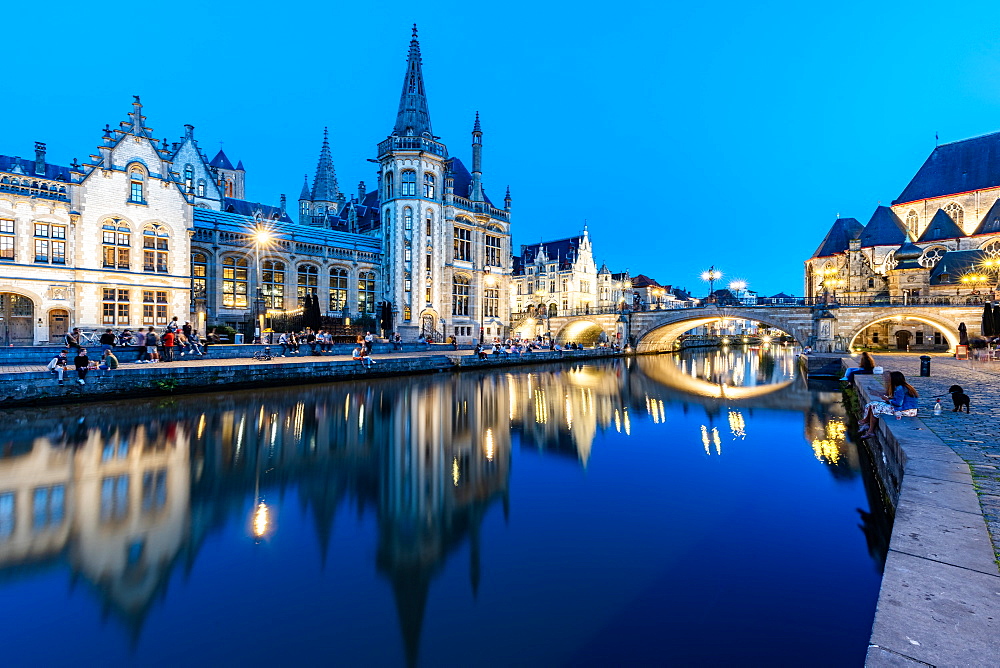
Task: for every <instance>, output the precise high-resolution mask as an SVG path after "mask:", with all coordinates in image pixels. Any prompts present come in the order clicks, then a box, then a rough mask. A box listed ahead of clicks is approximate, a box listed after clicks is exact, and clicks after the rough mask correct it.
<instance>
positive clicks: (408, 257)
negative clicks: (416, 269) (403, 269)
mask: <svg viewBox="0 0 1000 668" xmlns="http://www.w3.org/2000/svg"><path fill="white" fill-rule="evenodd" d="M412 261H413V251H412V250H411V249H410V247H409V246H407V247H406V248H404V249H403V262H412Z"/></svg>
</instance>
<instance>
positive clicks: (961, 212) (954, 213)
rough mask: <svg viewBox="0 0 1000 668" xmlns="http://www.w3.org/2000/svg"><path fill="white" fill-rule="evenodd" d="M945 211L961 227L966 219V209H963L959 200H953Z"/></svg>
mask: <svg viewBox="0 0 1000 668" xmlns="http://www.w3.org/2000/svg"><path fill="white" fill-rule="evenodd" d="M944 212H945V213H946V214H948V215H949V216H951V219H952V220H954V221H955V224H956V225H958V226H959V227H961V226H962V220H964V219H965V209H963V208H962V207H961V206H960V205H959V204H958V202H951V203H950V204H949V205H948V206H946V207H945V208H944Z"/></svg>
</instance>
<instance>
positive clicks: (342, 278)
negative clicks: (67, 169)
mask: <svg viewBox="0 0 1000 668" xmlns="http://www.w3.org/2000/svg"><path fill="white" fill-rule="evenodd" d="M345 308H347V270H346V269H343V268H341V267H330V310H331V311H343V310H344V309H345Z"/></svg>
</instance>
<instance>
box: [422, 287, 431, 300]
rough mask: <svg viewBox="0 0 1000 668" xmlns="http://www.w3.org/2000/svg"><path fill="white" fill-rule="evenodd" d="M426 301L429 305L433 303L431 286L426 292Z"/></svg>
mask: <svg viewBox="0 0 1000 668" xmlns="http://www.w3.org/2000/svg"><path fill="white" fill-rule="evenodd" d="M424 299H425V300H426V301H427V303H428V304H430V303H431V287H430V286H429V285H428V286H427V289H426V290H424Z"/></svg>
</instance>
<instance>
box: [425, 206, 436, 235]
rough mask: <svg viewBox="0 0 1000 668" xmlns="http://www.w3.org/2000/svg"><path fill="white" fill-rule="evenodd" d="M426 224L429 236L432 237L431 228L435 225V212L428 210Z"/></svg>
mask: <svg viewBox="0 0 1000 668" xmlns="http://www.w3.org/2000/svg"><path fill="white" fill-rule="evenodd" d="M424 224H425V226H426V227H427V236H430V235H431V227H432V226H433V225H434V212H433V211H431V210H430V209H427V215H426V216H425V218H424Z"/></svg>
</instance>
